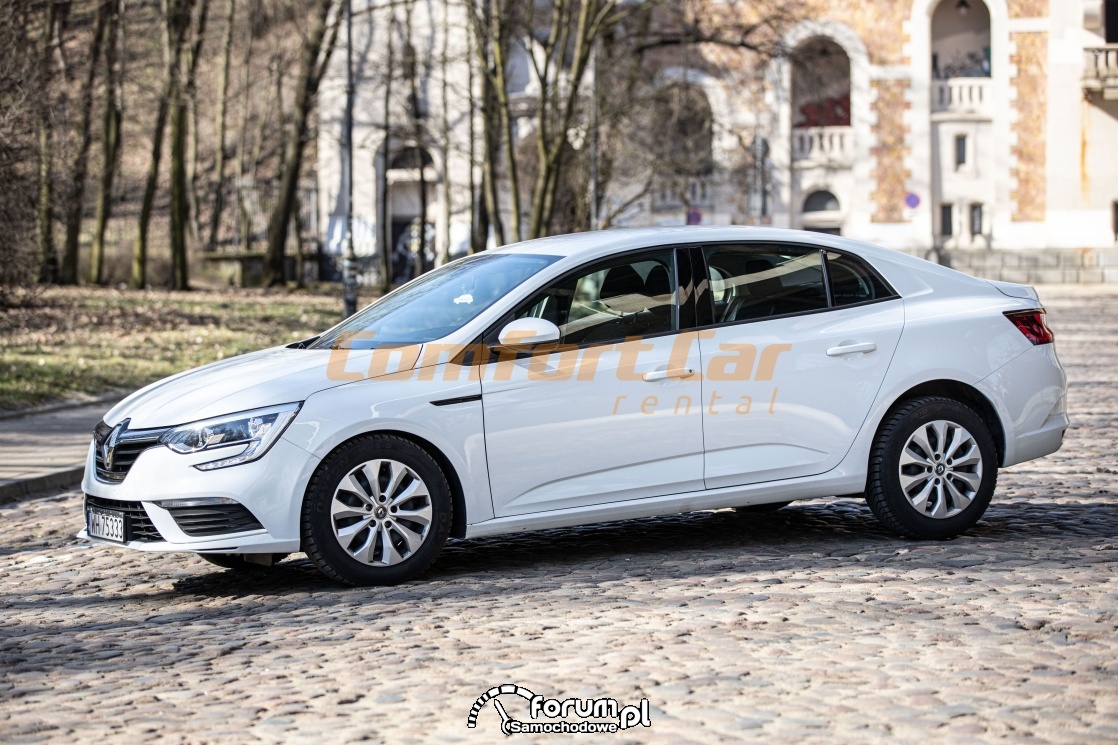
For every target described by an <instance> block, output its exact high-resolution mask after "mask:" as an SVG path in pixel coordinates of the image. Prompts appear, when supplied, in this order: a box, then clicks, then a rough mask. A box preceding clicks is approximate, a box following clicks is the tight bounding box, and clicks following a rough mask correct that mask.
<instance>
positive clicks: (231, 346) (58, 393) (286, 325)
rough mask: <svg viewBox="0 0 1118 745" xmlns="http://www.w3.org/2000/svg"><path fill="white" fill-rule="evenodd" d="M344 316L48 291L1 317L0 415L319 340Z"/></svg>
mask: <svg viewBox="0 0 1118 745" xmlns="http://www.w3.org/2000/svg"><path fill="white" fill-rule="evenodd" d="M362 300H363V301H365V302H367V300H368V299H367V298H362ZM340 314H341V298H340V297H338V296H336V295H329V296H328V295H316V294H312V293H293V292H285V291H263V290H222V291H216V292H214V291H199V292H178V293H173V292H166V291H156V292H141V291H118V290H109V289H101V288H97V289H90V288H53V289H48V290H46V291H45V292H44V293H42V295H40V296H39V297H38V298H37V299H36V301H35V302H34V303H33V304H32V305H30V306H29V307H25V308H17V309H14V310H7V311H4V310H0V410H12V409H19V408H24V407H27V406H32V405H35V404H41V403H46V402H49V401H51V400H54V399H58V398H65V397H68V396H75V395H80V394H92V393H101V392H105V391H109V390H113V389H126V390H132V389H135V388H138V387H140V386H143V385H146V384H147V383H150V382H152V381H155V380H158V379H159V378H163V377H166V376H168V375H171V374H173V373H176V372H179V371H181V370H186V369H188V368H191V367H197V366H198V365H204V364H206V363H208V362H213V361H215V360H220V359H223V358H225V357H229V356H231V355H236V354H243V353H245V352H251V351H254V350H257V349H262V348H264V347H269V346H274V345H277V344H286V343H289V342H292V341H296V340H298V339H303V338H306V337H308V336H313V335H314V334H316V333H318V332H319V331H322V330H323V329H326V328H328V327H330V326H333V325H334V324H335V323H336V322H337V321H338V320H340Z"/></svg>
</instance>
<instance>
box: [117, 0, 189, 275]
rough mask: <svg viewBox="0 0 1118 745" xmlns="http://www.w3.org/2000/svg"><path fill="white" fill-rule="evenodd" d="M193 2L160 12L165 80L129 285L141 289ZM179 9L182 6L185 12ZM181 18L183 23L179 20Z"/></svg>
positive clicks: (168, 5) (175, 0)
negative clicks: (166, 132) (165, 136)
mask: <svg viewBox="0 0 1118 745" xmlns="http://www.w3.org/2000/svg"><path fill="white" fill-rule="evenodd" d="M192 2H193V0H164V3H163V13H164V16H165V18H164V20H165V22H166V25H167V28H166V32H165V34H164V47H165V50H164V51H165V65H164V67H165V70H164V74H165V78H164V81H163V93H162V95H161V96H160V97H159V106H158V108H157V109H156V114H155V132H154V134H153V135H152V138H151V140H152V141H151V161H150V163H149V164H148V174H147V182H146V183H145V185H144V196H143V201H142V202H141V205H140V222H139V225H138V226H137V230H136V245H135V247H134V249H133V252H132V286H133V287H135V288H137V289H142V288H143V287H144V285H146V284H147V256H148V228H149V227H150V225H151V212H152V208H153V206H154V204H155V190H156V188H157V187H158V186H159V164H160V161H161V160H162V159H163V133H164V130H166V128H167V114H168V111H169V110H170V106H171V99H172V97H178V96H179V95H180V90H179V60H180V58H181V56H182V42H183V34H184V33H185V30H186V23H189V21H190V10H189V5H190V3H192ZM183 6H186V8H185V12H184V9H183ZM183 16H185V18H186V21H185V22H184V21H183Z"/></svg>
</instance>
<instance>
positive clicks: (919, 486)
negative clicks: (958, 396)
mask: <svg viewBox="0 0 1118 745" xmlns="http://www.w3.org/2000/svg"><path fill="white" fill-rule="evenodd" d="M869 466H870V467H869V478H868V482H867V488H866V502H867V503H869V506H870V509H871V510H873V513H874V515H876V516H877V518H878V519H879V520H881V522H882V523H884V524H885V526H886V527H888V528H889V529H890V530H892V531H893V532H895V533H898V534H900V535H903V536H907V537H910V538H932V539H939V540H944V539H948V538H954V537H955V536H957V535H959V534H960V533H963V532H964V531H966V530H968V529H969V528H971V527H972V526H973V525H974V524H975V523H976V522H978V520H979V518H981V517H982V515H983V513H985V512H986V508H987V506H989V504H990V498H991V496H993V494H994V486H995V484H996V483H997V479H998V462H997V451H996V449H995V447H994V438H993V436H991V434H990V430H989V429H988V428H987V427H986V424H985V423H984V422H983V421H982V419H981V417H979V416H978V414H976V413H974V411H972V410H971V409H970V408H969V407H967V406H964V405H963V404H961V403H959V402H958V401H954V400H952V399H948V398H939V397H928V398H919V399H914V400H912V401H909V402H907V403H905V404H903V405H902V406H901V407H900V408H899V409H897V410H896V411H895V412H893V414H891V415H890V416H889V418H888V419H887V420H886V421H885V423H884V425H882V428H881V431H880V432H879V433H878V435H877V439H876V440H875V442H874V446H873V450H872V452H871V454H870V464H869Z"/></svg>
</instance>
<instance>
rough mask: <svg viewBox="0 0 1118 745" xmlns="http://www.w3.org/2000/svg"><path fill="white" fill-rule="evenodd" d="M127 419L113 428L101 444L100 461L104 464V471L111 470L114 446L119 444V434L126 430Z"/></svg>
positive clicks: (114, 453) (114, 451) (114, 452)
mask: <svg viewBox="0 0 1118 745" xmlns="http://www.w3.org/2000/svg"><path fill="white" fill-rule="evenodd" d="M129 421H131V420H129V419H125V420H124V421H123V422H121V423H120V424H118V425H116V426H115V427H113V431H112V432H110V433H109V436H108V437H106V438H105V441H104V442H102V443H101V460H102V461H103V462H104V463H105V469H106V470H108V471H111V470H113V458H114V457H115V455H116V446H117V443H119V442H120V433H121V432H124V431H125V430H126V429H128V422H129Z"/></svg>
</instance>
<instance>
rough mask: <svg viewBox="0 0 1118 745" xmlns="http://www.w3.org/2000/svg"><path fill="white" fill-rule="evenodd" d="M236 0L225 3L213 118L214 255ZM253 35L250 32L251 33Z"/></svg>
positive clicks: (211, 243)
mask: <svg viewBox="0 0 1118 745" xmlns="http://www.w3.org/2000/svg"><path fill="white" fill-rule="evenodd" d="M236 9H237V0H226V2H225V35H224V36H223V37H222V39H221V77H220V81H219V82H218V86H217V88H218V94H217V114H216V116H215V118H214V132H215V133H216V134H215V135H214V139H215V144H214V148H215V151H214V168H213V192H214V202H213V210H212V211H211V212H210V231H209V236H208V237H207V238H206V250H207V251H213V250H214V248H215V247H216V245H217V230H218V227H219V226H220V224H221V213H222V212H223V211H224V210H225V107H226V101H227V99H228V97H229V58H230V56H231V53H232V51H233V21H234V18H235V13H236ZM250 33H251V32H250Z"/></svg>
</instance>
